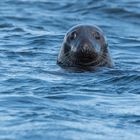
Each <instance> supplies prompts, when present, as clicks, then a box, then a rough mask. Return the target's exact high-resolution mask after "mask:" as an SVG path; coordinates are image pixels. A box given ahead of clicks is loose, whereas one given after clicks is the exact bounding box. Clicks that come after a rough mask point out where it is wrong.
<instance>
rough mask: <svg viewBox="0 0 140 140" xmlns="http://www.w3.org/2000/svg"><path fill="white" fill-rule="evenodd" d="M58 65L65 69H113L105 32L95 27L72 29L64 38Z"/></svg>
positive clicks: (84, 26) (83, 26)
mask: <svg viewBox="0 0 140 140" xmlns="http://www.w3.org/2000/svg"><path fill="white" fill-rule="evenodd" d="M57 64H58V65H59V66H61V67H63V68H64V67H65V68H68V67H77V68H89V67H90V68H93V69H95V68H97V67H103V66H105V67H112V66H113V62H112V59H111V56H110V53H109V47H108V43H107V40H106V37H105V35H104V33H103V31H102V30H101V29H100V28H99V27H97V26H93V25H77V26H74V27H72V28H71V29H70V30H69V31H68V32H67V33H66V35H65V37H64V40H63V44H62V47H61V49H60V52H59V54H58V58H57Z"/></svg>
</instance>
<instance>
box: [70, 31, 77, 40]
mask: <svg viewBox="0 0 140 140" xmlns="http://www.w3.org/2000/svg"><path fill="white" fill-rule="evenodd" d="M69 38H70V40H74V39H76V38H77V32H76V31H73V32H72V33H71V34H70V37H69Z"/></svg>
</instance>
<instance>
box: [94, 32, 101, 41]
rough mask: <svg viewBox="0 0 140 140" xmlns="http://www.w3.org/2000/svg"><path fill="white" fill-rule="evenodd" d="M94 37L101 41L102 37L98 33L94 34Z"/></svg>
mask: <svg viewBox="0 0 140 140" xmlns="http://www.w3.org/2000/svg"><path fill="white" fill-rule="evenodd" d="M93 36H94V38H95V39H97V40H100V39H101V36H100V34H99V33H98V32H93Z"/></svg>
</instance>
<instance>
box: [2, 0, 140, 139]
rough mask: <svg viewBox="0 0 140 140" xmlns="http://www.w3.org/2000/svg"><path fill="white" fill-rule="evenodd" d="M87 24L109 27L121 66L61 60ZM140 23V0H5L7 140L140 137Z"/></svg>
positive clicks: (4, 124) (4, 130) (4, 113)
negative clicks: (70, 37) (66, 41)
mask: <svg viewBox="0 0 140 140" xmlns="http://www.w3.org/2000/svg"><path fill="white" fill-rule="evenodd" d="M82 23H84V24H96V25H98V26H100V27H101V28H102V29H103V31H104V32H105V34H106V36H107V38H108V44H109V46H110V50H111V54H112V57H113V60H114V63H115V67H114V68H113V69H107V68H103V69H100V70H97V71H95V72H84V73H74V72H68V71H65V70H63V69H61V68H60V67H59V66H58V65H56V59H57V55H58V52H59V49H60V47H61V44H62V41H63V37H64V34H65V33H66V31H67V30H68V29H69V28H70V27H72V26H73V25H76V24H82ZM139 27H140V1H139V0H122V1H118V0H114V1H112V2H111V1H109V0H98V1H97V0H94V1H93V0H86V1H78V0H70V1H69V0H61V1H57V0H51V1H48V0H1V1H0V140H27V139H30V140H39V139H41V140H93V139H96V140H105V139H109V140H118V139H119V140H121V139H125V140H128V139H131V140H139V139H140V29H139Z"/></svg>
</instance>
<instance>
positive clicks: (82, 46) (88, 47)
mask: <svg viewBox="0 0 140 140" xmlns="http://www.w3.org/2000/svg"><path fill="white" fill-rule="evenodd" d="M79 50H80V51H81V52H88V51H91V50H93V47H92V45H90V44H89V43H86V42H85V43H81V44H80V46H79Z"/></svg>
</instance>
